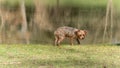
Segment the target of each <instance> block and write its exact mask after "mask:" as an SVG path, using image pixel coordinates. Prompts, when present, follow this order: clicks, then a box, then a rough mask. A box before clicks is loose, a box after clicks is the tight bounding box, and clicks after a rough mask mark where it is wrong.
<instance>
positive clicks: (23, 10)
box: [21, 0, 30, 44]
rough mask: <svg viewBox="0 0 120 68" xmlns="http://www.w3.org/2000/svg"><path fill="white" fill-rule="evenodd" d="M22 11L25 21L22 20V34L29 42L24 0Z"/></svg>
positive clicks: (22, 0)
mask: <svg viewBox="0 0 120 68" xmlns="http://www.w3.org/2000/svg"><path fill="white" fill-rule="evenodd" d="M21 12H22V18H23V22H22V29H21V32H22V36H23V38H24V39H25V41H26V43H27V44H29V43H30V42H29V34H28V31H27V19H26V8H25V2H24V0H21Z"/></svg>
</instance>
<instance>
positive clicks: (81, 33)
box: [54, 26, 87, 46]
mask: <svg viewBox="0 0 120 68" xmlns="http://www.w3.org/2000/svg"><path fill="white" fill-rule="evenodd" d="M86 33H87V31H86V30H79V29H76V28H72V27H67V26H64V27H59V28H58V29H57V30H56V31H55V32H54V35H55V45H57V46H58V45H59V44H60V42H61V41H62V40H63V39H64V38H66V37H68V38H70V42H71V45H73V39H76V41H77V42H78V44H80V40H82V39H84V38H85V36H86Z"/></svg>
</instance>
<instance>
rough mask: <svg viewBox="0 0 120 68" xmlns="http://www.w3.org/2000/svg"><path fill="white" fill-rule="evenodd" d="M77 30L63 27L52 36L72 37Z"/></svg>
mask: <svg viewBox="0 0 120 68" xmlns="http://www.w3.org/2000/svg"><path fill="white" fill-rule="evenodd" d="M77 30H78V29H76V28H72V27H67V26H63V27H59V28H58V29H57V30H56V31H55V32H54V34H55V35H60V36H73V35H74V32H75V31H77Z"/></svg>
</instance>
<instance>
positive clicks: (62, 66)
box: [0, 44, 120, 68]
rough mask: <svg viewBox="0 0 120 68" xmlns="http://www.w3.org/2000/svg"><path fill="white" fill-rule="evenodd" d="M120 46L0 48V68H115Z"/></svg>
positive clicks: (119, 55) (118, 65)
mask: <svg viewBox="0 0 120 68" xmlns="http://www.w3.org/2000/svg"><path fill="white" fill-rule="evenodd" d="M119 63H120V46H114V45H81V46H78V45H75V46H69V45H63V46H61V48H58V47H55V46H52V45H32V44H31V45H20V44H19V45H0V68H103V67H107V68H119V67H120V64H119Z"/></svg>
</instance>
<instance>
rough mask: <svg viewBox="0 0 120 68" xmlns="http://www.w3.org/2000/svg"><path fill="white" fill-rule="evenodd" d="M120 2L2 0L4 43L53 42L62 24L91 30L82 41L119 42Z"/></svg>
mask: <svg viewBox="0 0 120 68" xmlns="http://www.w3.org/2000/svg"><path fill="white" fill-rule="evenodd" d="M119 3H120V0H113V1H112V0H0V43H2V44H4V43H27V44H29V43H31V44H53V43H54V34H53V33H54V30H56V29H57V28H58V27H61V26H70V27H74V28H78V29H85V30H87V31H88V34H87V36H86V38H85V40H82V41H81V43H82V44H99V43H119V40H120V35H119V33H120V26H119V25H120V23H119V22H120V4H119ZM66 42H69V41H68V40H66V41H64V43H66Z"/></svg>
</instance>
